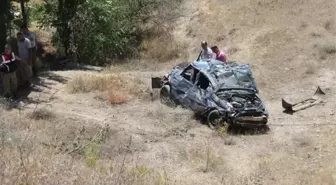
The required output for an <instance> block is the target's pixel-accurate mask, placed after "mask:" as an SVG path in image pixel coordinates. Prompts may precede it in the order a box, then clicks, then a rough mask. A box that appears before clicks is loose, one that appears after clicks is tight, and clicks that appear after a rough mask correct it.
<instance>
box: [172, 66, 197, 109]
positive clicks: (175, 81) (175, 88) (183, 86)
mask: <svg viewBox="0 0 336 185" xmlns="http://www.w3.org/2000/svg"><path fill="white" fill-rule="evenodd" d="M190 69H191V70H192V69H193V67H192V66H190V67H187V68H186V70H183V71H182V72H177V73H175V74H174V75H173V76H174V77H173V78H172V82H171V85H172V89H171V93H172V97H174V98H175V100H177V101H178V102H179V103H180V104H182V105H184V102H183V99H184V97H185V96H186V93H187V92H188V91H189V90H190V89H191V87H192V86H193V84H192V82H191V79H190V78H187V77H186V74H187V73H188V70H190Z"/></svg>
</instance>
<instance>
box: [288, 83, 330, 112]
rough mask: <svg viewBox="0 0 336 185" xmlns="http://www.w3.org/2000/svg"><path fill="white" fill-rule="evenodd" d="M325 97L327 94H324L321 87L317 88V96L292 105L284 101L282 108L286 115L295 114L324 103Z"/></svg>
mask: <svg viewBox="0 0 336 185" xmlns="http://www.w3.org/2000/svg"><path fill="white" fill-rule="evenodd" d="M323 95H325V92H323V91H322V89H321V88H320V87H317V90H316V91H315V94H314V95H313V96H312V97H311V98H308V99H305V100H302V101H300V102H298V103H294V104H291V103H288V102H287V101H285V100H284V99H282V107H283V108H284V109H285V112H286V113H294V112H297V111H299V110H304V109H306V108H309V107H312V106H314V105H317V104H320V103H322V102H323V101H322V97H323Z"/></svg>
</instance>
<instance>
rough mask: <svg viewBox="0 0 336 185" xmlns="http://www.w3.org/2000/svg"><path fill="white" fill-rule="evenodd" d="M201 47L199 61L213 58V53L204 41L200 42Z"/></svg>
mask: <svg viewBox="0 0 336 185" xmlns="http://www.w3.org/2000/svg"><path fill="white" fill-rule="evenodd" d="M201 47H202V55H201V59H202V60H210V59H212V58H213V56H212V55H213V53H212V50H211V49H210V48H209V47H208V43H207V42H206V41H202V42H201Z"/></svg>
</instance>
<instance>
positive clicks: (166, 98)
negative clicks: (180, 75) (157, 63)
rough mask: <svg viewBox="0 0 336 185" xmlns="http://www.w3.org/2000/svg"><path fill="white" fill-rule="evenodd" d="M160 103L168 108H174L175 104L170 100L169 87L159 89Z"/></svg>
mask: <svg viewBox="0 0 336 185" xmlns="http://www.w3.org/2000/svg"><path fill="white" fill-rule="evenodd" d="M160 101H161V103H163V104H166V105H168V106H175V103H174V102H173V101H172V100H171V98H170V86H169V85H164V86H162V87H161V89H160Z"/></svg>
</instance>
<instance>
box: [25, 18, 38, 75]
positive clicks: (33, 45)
mask: <svg viewBox="0 0 336 185" xmlns="http://www.w3.org/2000/svg"><path fill="white" fill-rule="evenodd" d="M21 32H22V33H23V35H24V36H25V37H26V38H27V39H29V41H30V44H31V53H32V57H31V63H28V64H29V65H30V66H31V68H32V72H33V76H35V77H36V73H37V69H36V51H37V47H36V37H35V34H34V33H33V32H31V31H29V29H28V27H27V25H25V24H24V25H22V26H21Z"/></svg>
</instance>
